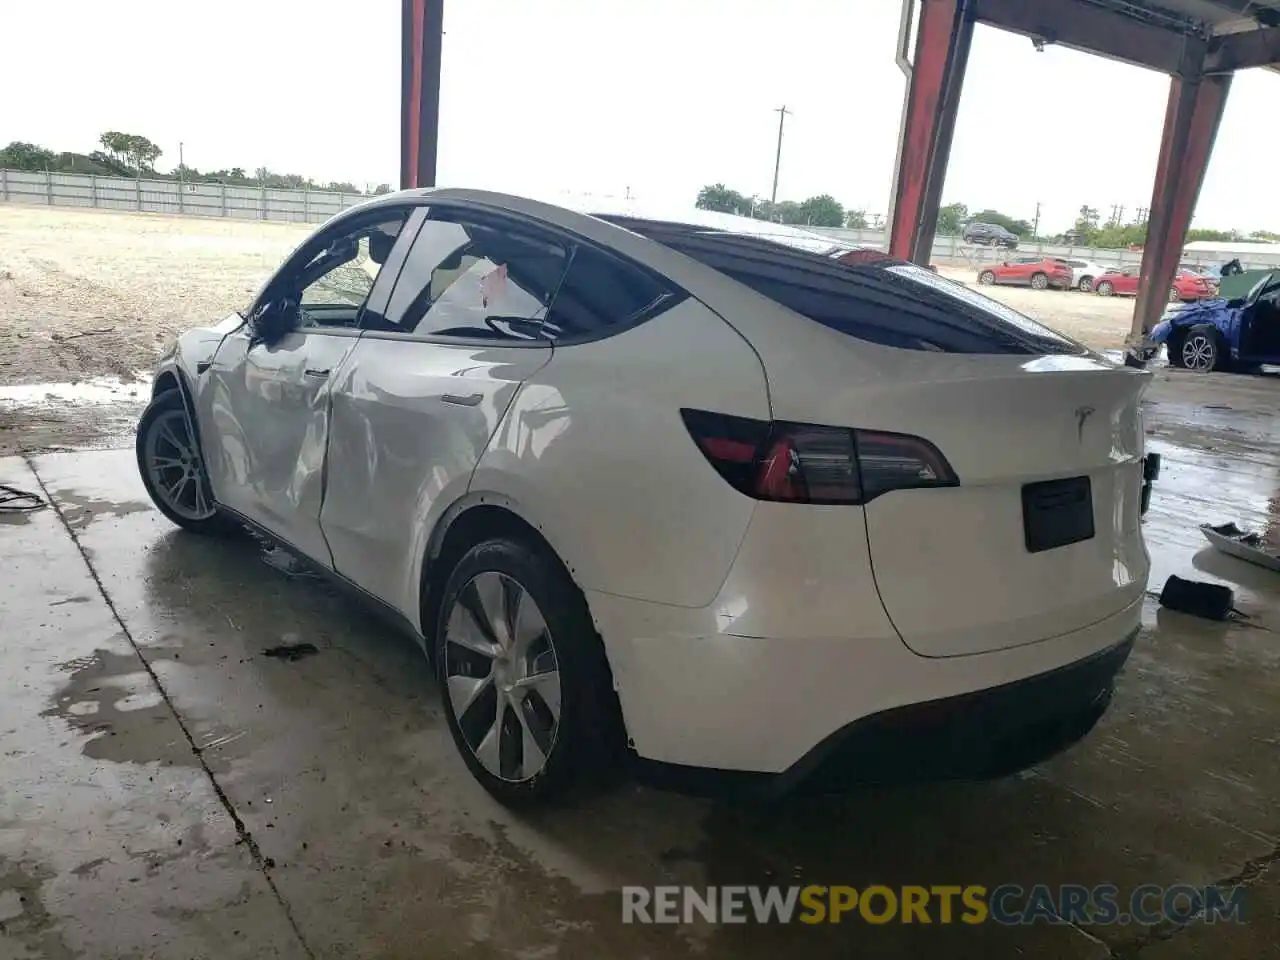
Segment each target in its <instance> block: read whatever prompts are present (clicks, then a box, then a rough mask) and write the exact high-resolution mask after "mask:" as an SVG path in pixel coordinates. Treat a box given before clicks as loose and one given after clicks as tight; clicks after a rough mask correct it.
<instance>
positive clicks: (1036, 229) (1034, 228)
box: [1031, 200, 1040, 240]
mask: <svg viewBox="0 0 1280 960" xmlns="http://www.w3.org/2000/svg"><path fill="white" fill-rule="evenodd" d="M1039 235H1040V201H1039V200H1037V201H1036V222H1035V223H1033V224H1032V225H1031V239H1033V240H1034V239H1035V238H1036V237H1038V236H1039Z"/></svg>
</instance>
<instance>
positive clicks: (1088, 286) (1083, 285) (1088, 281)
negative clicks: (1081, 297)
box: [1080, 277, 1093, 293]
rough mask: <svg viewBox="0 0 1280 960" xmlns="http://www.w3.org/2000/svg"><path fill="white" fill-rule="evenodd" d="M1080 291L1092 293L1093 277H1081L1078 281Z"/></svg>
mask: <svg viewBox="0 0 1280 960" xmlns="http://www.w3.org/2000/svg"><path fill="white" fill-rule="evenodd" d="M1080 292H1081V293H1092V292H1093V278H1092V277H1085V278H1083V279H1082V280H1081V281H1080Z"/></svg>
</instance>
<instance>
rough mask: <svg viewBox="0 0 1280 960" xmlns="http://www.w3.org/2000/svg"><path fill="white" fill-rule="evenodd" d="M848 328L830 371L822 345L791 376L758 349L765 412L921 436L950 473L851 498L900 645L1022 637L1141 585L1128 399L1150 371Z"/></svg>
mask: <svg viewBox="0 0 1280 960" xmlns="http://www.w3.org/2000/svg"><path fill="white" fill-rule="evenodd" d="M846 342H847V343H848V344H849V347H851V349H847V350H846V362H845V363H844V364H843V365H844V366H845V371H844V373H843V375H840V374H837V373H836V372H835V369H834V368H835V367H837V366H839V365H841V364H840V361H839V360H838V359H837V357H836V356H835V354H834V353H833V352H828V353H827V354H826V355H825V356H824V357H823V360H822V362H821V364H820V365H821V366H827V365H830V366H831V367H832V369H831V370H830V371H829V372H828V373H827V374H826V375H823V374H814V373H813V371H810V372H809V374H808V375H807V376H806V377H805V378H803V379H798V378H797V376H798V371H795V370H786V369H785V368H787V367H789V366H791V364H789V363H787V362H786V361H782V360H781V358H776V357H766V366H767V368H768V370H769V380H770V387H771V391H772V396H773V402H774V416H775V418H779V419H785V420H796V421H801V422H810V423H820V424H829V425H836V426H850V427H855V428H861V429H868V430H883V431H891V432H895V433H905V434H911V435H913V436H918V437H923V438H924V439H926V440H928V441H929V442H931V443H932V444H934V445H935V446H936V447H937V448H938V449H939V450H940V451H941V452H942V454H943V455H944V456H945V457H946V458H947V460H948V462H949V463H950V464H951V467H952V468H953V469H954V471H955V473H956V475H957V476H958V477H959V480H960V485H959V486H958V487H952V488H943V489H919V490H898V491H892V492H889V493H886V494H883V495H881V496H879V497H876V498H875V499H873V500H871V501H870V502H869V503H867V504H866V506H865V507H864V508H863V509H864V510H865V513H866V523H867V538H868V545H869V548H870V553H871V562H872V569H873V571H874V574H875V578H876V585H877V588H878V590H879V593H880V597H881V600H882V602H883V603H884V607H885V611H886V612H887V614H888V615H889V618H890V620H891V621H892V622H893V625H894V627H895V628H896V629H897V631H898V633H899V634H900V635H901V637H902V639H903V641H904V642H905V643H906V644H907V646H908V647H910V648H911V649H912V650H913V651H915V652H916V653H918V654H920V655H922V656H928V657H949V656H961V655H965V654H974V653H981V652H984V651H990V650H999V649H1005V648H1009V647H1014V646H1019V645H1022V644H1026V643H1034V642H1037V641H1040V640H1045V639H1048V638H1051V637H1056V636H1060V635H1062V634H1065V633H1069V632H1071V631H1074V630H1079V629H1082V628H1084V627H1086V626H1089V625H1091V624H1094V623H1097V622H1098V621H1100V620H1103V619H1105V618H1107V617H1109V616H1111V615H1113V614H1116V613H1118V612H1120V611H1121V610H1123V609H1124V608H1126V607H1127V606H1129V605H1130V604H1131V603H1133V602H1135V601H1136V600H1137V599H1138V598H1140V597H1141V596H1142V594H1143V591H1144V590H1145V589H1146V586H1147V574H1148V557H1147V553H1146V548H1145V545H1144V544H1143V540H1142V532H1141V493H1142V456H1143V430H1142V418H1141V412H1140V407H1139V403H1140V399H1141V396H1142V393H1143V391H1144V390H1145V388H1146V385H1147V382H1148V381H1149V379H1150V376H1149V374H1146V373H1143V372H1140V371H1136V370H1132V369H1128V368H1124V367H1117V366H1115V365H1113V364H1112V363H1110V361H1107V360H1105V359H1103V358H1101V357H1096V356H1092V355H1076V356H1070V355H1062V356H1055V355H1046V356H1037V357H1029V356H1025V355H1023V356H1018V355H1006V356H994V355H988V356H975V355H954V354H952V355H948V354H937V353H926V352H923V351H907V350H885V349H883V348H879V347H876V346H874V345H870V344H858V345H857V346H856V347H854V346H853V343H854V342H853V341H849V340H846ZM832 346H833V347H834V346H835V345H834V344H832ZM868 351H870V352H871V353H872V354H875V355H878V356H877V358H876V360H875V362H874V363H873V366H874V368H875V372H874V373H872V372H871V370H869V369H867V368H866V367H864V359H865V354H866V353H867V352H868ZM854 354H858V355H859V356H858V357H857V359H856V360H855V359H854V356H853V355H854ZM793 378H797V379H793ZM832 383H834V384H836V386H834V387H833V388H832V387H831V386H830V385H831V384H832ZM824 385H825V386H826V387H828V389H823V386H824ZM1088 528H1091V535H1090V530H1089V529H1088ZM1046 544H1049V545H1048V546H1046Z"/></svg>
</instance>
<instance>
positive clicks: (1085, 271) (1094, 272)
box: [1059, 257, 1107, 287]
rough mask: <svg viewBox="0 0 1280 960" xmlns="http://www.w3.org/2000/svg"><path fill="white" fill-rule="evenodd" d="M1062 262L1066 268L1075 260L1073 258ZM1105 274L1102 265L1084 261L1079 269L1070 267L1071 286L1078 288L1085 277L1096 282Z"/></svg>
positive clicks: (1104, 268)
mask: <svg viewBox="0 0 1280 960" xmlns="http://www.w3.org/2000/svg"><path fill="white" fill-rule="evenodd" d="M1059 259H1063V258H1059ZM1064 262H1065V263H1066V264H1067V265H1068V266H1071V265H1072V264H1073V263H1074V262H1075V258H1074V257H1073V258H1071V259H1067V260H1064ZM1106 272H1107V268H1106V267H1104V266H1103V265H1102V264H1100V263H1095V262H1094V261H1092V260H1086V261H1084V263H1083V265H1082V266H1079V267H1077V266H1071V286H1073V287H1079V286H1080V281H1081V280H1083V279H1084V278H1085V277H1089V278H1090V279H1092V280H1094V281H1096V280H1097V279H1098V278H1099V277H1100V276H1102V275H1103V274H1104V273H1106Z"/></svg>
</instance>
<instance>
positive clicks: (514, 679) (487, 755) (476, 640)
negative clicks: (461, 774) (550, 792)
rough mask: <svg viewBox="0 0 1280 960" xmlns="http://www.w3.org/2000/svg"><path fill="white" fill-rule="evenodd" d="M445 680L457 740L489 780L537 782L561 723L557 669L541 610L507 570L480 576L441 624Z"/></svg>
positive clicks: (459, 596) (461, 593) (460, 593)
mask: <svg viewBox="0 0 1280 960" xmlns="http://www.w3.org/2000/svg"><path fill="white" fill-rule="evenodd" d="M444 655H445V662H444V675H445V680H446V686H447V692H448V696H449V704H450V706H451V708H452V710H453V715H454V717H455V719H456V720H457V724H458V729H459V730H460V731H461V733H462V739H463V740H464V741H465V742H466V744H467V746H468V748H469V749H470V750H471V752H472V754H473V755H474V756H475V758H476V759H477V760H478V761H479V762H480V764H481V766H483V767H484V768H485V770H487V771H488V772H489V773H491V774H492V775H493V776H495V777H497V778H499V779H501V780H506V781H508V782H513V783H519V782H522V781H527V780H531V779H533V778H534V777H536V776H537V775H538V774H539V773H541V772H542V770H543V769H544V768H545V767H546V765H547V758H548V757H550V755H551V751H552V750H553V749H554V748H555V744H556V735H557V733H558V732H559V725H560V664H559V661H558V659H557V658H556V648H555V643H554V642H553V640H552V638H551V631H550V630H549V629H548V627H547V623H546V620H545V619H544V618H543V616H542V611H541V610H540V609H539V608H538V604H537V603H536V602H535V601H534V599H533V597H532V596H530V595H529V592H528V591H527V590H525V588H524V587H523V586H521V585H520V584H519V583H518V582H516V580H514V579H513V578H511V577H510V576H508V575H507V574H505V573H498V572H497V571H493V570H487V571H484V572H483V573H478V574H476V575H475V576H474V577H472V578H471V579H470V580H468V581H467V582H466V583H465V584H463V586H462V589H461V590H459V591H458V593H457V595H456V596H455V598H454V600H453V606H452V608H451V609H450V610H449V615H448V618H447V619H446V620H445V636H444Z"/></svg>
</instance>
